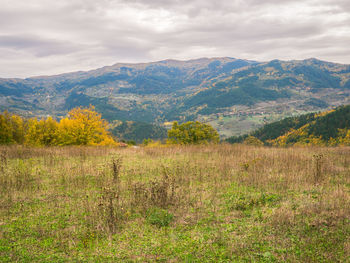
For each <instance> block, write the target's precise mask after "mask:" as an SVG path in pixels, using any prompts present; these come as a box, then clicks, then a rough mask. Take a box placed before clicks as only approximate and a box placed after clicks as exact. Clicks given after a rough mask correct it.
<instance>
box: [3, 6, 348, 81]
mask: <svg viewBox="0 0 350 263" xmlns="http://www.w3.org/2000/svg"><path fill="white" fill-rule="evenodd" d="M0 6H1V8H0V77H28V76H34V75H49V74H58V73H63V72H70V71H77V70H88V69H94V68H98V67H102V66H106V65H111V64H114V63H117V62H150V61H156V60H162V59H168V58H172V59H192V58H199V57H221V56H229V57H235V58H243V59H252V60H258V61H267V60H271V59H285V60H290V59H304V58H309V57H317V58H319V59H323V60H328V61H333V62H340V63H346V64H350V1H349V0H299V1H298V0H294V1H292V0H229V1H228V0H173V1H170V0H60V1H57V0H25V1H23V0H0Z"/></svg>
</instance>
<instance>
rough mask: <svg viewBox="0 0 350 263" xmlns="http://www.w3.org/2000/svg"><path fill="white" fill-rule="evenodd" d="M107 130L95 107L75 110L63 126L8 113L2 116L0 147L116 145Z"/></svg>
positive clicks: (48, 120) (50, 118)
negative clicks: (7, 145) (2, 145)
mask: <svg viewBox="0 0 350 263" xmlns="http://www.w3.org/2000/svg"><path fill="white" fill-rule="evenodd" d="M107 128H108V123H107V122H106V121H105V120H103V119H102V117H101V114H99V113H97V112H96V111H95V109H94V107H93V106H90V107H89V108H81V107H79V108H74V109H72V110H71V111H70V112H69V113H68V115H67V116H66V117H65V118H63V119H61V120H60V121H59V122H58V121H56V120H55V119H53V118H52V117H48V118H46V119H44V118H43V119H41V120H38V119H37V118H32V119H23V118H21V117H20V116H18V115H15V114H10V113H8V112H6V111H5V112H4V113H3V114H0V144H26V145H32V146H49V145H116V144H117V143H116V142H115V141H114V139H113V138H112V137H111V136H110V135H109V133H108V131H107Z"/></svg>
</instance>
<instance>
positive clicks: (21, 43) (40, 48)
mask: <svg viewBox="0 0 350 263" xmlns="http://www.w3.org/2000/svg"><path fill="white" fill-rule="evenodd" d="M0 46H1V47H7V48H11V49H18V50H28V51H29V52H31V53H33V54H34V55H35V56H38V57H41V56H50V55H58V54H60V55H64V54H69V53H72V52H74V51H77V50H78V47H76V46H74V45H70V44H69V43H67V42H62V41H55V40H49V39H42V38H40V37H36V36H0Z"/></svg>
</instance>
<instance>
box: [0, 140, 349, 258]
mask: <svg viewBox="0 0 350 263" xmlns="http://www.w3.org/2000/svg"><path fill="white" fill-rule="evenodd" d="M349 237H350V148H349V147H336V148H325V147H309V148H297V147H295V148H267V147H254V146H247V145H241V144H236V145H225V144H221V145H198V146H167V147H139V148H132V147H130V148H124V149H122V148H116V147H89V146H80V147H78V146H66V147H43V148H30V147H24V146H2V147H1V148H0V261H1V262H68V261H69V262H112V261H115V262H349V257H350V239H349Z"/></svg>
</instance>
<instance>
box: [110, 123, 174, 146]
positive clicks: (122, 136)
mask: <svg viewBox="0 0 350 263" xmlns="http://www.w3.org/2000/svg"><path fill="white" fill-rule="evenodd" d="M110 131H111V133H112V134H113V135H115V136H116V137H118V139H119V140H125V141H129V140H133V141H135V142H136V143H142V142H143V140H144V139H153V140H162V139H165V138H166V137H167V130H166V129H165V128H164V127H160V126H158V125H155V124H150V123H145V122H134V121H125V122H121V123H118V124H117V125H115V126H114V127H113V128H111V129H110Z"/></svg>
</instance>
